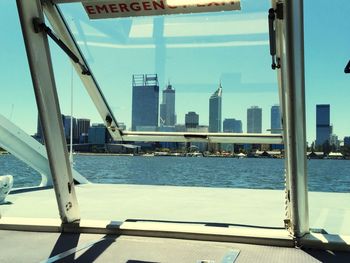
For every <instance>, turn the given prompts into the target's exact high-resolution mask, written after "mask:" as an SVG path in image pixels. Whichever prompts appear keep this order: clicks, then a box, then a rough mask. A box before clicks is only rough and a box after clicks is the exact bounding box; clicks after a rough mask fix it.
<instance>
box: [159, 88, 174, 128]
mask: <svg viewBox="0 0 350 263" xmlns="http://www.w3.org/2000/svg"><path fill="white" fill-rule="evenodd" d="M175 123H176V115H175V89H173V87H172V85H170V83H168V85H167V87H166V88H165V89H164V90H163V97H162V104H160V126H174V125H175Z"/></svg>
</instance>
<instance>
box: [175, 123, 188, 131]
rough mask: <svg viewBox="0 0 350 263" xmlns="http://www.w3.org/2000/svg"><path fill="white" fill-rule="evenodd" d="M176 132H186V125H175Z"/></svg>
mask: <svg viewBox="0 0 350 263" xmlns="http://www.w3.org/2000/svg"><path fill="white" fill-rule="evenodd" d="M175 131H176V132H185V131H186V125H185V124H175Z"/></svg>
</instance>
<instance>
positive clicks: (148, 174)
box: [0, 155, 350, 192]
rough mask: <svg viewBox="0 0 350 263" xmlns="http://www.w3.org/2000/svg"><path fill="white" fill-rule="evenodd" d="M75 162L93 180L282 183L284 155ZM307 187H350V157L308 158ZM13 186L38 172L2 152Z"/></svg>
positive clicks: (28, 182) (0, 167) (32, 181)
mask: <svg viewBox="0 0 350 263" xmlns="http://www.w3.org/2000/svg"><path fill="white" fill-rule="evenodd" d="M74 167H75V169H77V170H78V171H79V172H80V173H81V174H83V175H84V176H86V177H87V179H88V180H90V181H91V182H94V183H115V184H146V185H176V186H204V187H233V188H255V189H283V188H284V160H283V159H282V160H281V159H254V158H247V159H235V158H186V157H141V156H140V157H131V156H96V155H91V156H85V155H75V157H74ZM308 172H309V190H310V191H323V192H350V161H347V160H310V161H308ZM4 174H12V175H13V176H14V187H23V186H34V185H38V184H39V183H40V181H41V177H40V175H39V174H38V173H37V172H35V171H34V170H33V169H31V168H30V167H28V166H27V165H26V164H24V163H22V162H21V161H19V160H17V159H16V158H15V157H14V156H12V155H0V175H4Z"/></svg>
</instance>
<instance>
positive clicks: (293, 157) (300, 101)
mask: <svg viewBox="0 0 350 263" xmlns="http://www.w3.org/2000/svg"><path fill="white" fill-rule="evenodd" d="M17 2H18V8H19V11H20V17H21V24H22V28H23V34H24V38H25V43H26V48H27V53H28V58H29V63H30V67H31V73H32V78H33V83H34V87H35V92H36V97H37V102H38V107H39V110H40V114H41V115H40V117H41V120H42V122H43V128H44V135H45V140H46V143H47V149H48V156H49V161H50V167H51V172H52V176H53V179H54V187H55V190H56V196H57V201H58V206H59V210H60V214H61V218H62V221H63V222H73V221H75V220H78V219H79V213H78V207H77V202H76V197H75V192H74V185H73V183H72V176H71V170H70V166H69V163H68V155H67V150H66V147H65V143H64V140H63V132H62V127H61V126H62V124H61V121H60V115H59V107H58V101H57V94H56V93H55V84H54V78H53V72H52V65H51V60H50V54H49V49H48V44H47V39H46V36H45V35H44V34H35V33H34V32H33V29H32V23H31V19H32V18H33V17H40V18H43V15H42V12H41V4H40V2H39V0H36V1H28V0H17ZM43 2H44V10H45V14H46V16H47V18H48V19H49V21H50V23H51V25H52V26H53V28H54V31H55V32H56V34H57V35H58V36H59V37H60V38H61V39H62V40H63V41H64V42H65V43H66V44H67V45H68V46H69V48H70V49H71V50H72V51H73V52H74V53H75V54H76V55H77V56H78V57H79V59H80V60H81V61H83V63H84V64H85V66H86V67H87V68H88V65H87V64H86V62H85V60H84V57H83V55H82V53H81V52H80V50H79V48H78V46H77V44H76V43H75V41H74V38H73V36H72V34H71V33H70V31H69V29H68V27H67V25H66V23H65V21H64V18H63V17H62V15H61V14H60V11H59V9H58V7H57V6H56V5H55V4H54V3H59V2H78V1H69V0H56V1H43ZM277 2H278V3H282V4H283V13H284V17H283V19H281V20H279V21H277V22H276V32H277V40H276V42H277V56H278V57H279V58H280V60H281V61H280V63H281V68H280V69H278V79H279V87H280V102H281V106H282V113H283V128H284V132H283V138H284V144H285V148H286V157H287V158H286V175H287V182H286V183H287V191H288V194H287V198H288V200H287V201H288V207H289V211H290V214H289V216H290V218H289V219H290V224H289V226H290V230H291V233H292V234H293V235H294V236H295V237H296V238H300V237H302V236H304V235H305V234H307V233H308V232H309V223H308V195H307V173H306V139H305V138H306V136H305V133H306V131H305V95H304V93H305V84H304V48H303V45H304V43H303V41H304V39H303V0H272V5H273V6H276V3H277ZM75 68H76V70H77V73H78V74H79V76H80V78H81V79H82V81H83V83H84V85H85V87H86V89H87V90H88V92H89V94H90V96H91V98H92V99H93V101H94V103H95V105H96V107H97V109H98V111H99V113H100V115H101V117H102V118H103V119H104V120H105V123H106V125H107V127H108V128H109V131H110V132H111V134H112V135H113V138H114V139H116V140H125V141H178V142H188V141H205V142H218V143H221V142H230V143H234V142H236V143H282V142H283V140H282V139H283V138H282V137H281V136H279V135H268V136H267V135H261V134H259V135H252V134H239V135H238V134H210V133H202V134H194V133H171V134H169V133H166V134H164V133H142V132H124V133H123V132H121V131H119V129H118V126H117V122H116V120H115V118H114V117H113V115H112V112H111V111H110V108H109V106H108V104H107V102H106V100H105V98H104V97H103V94H102V92H101V90H100V89H99V87H98V85H97V82H96V80H95V78H94V77H93V75H91V76H88V75H83V74H81V68H80V66H75ZM44 84H45V87H46V89H44V88H43V85H44ZM49 104H51V105H49ZM49 116H55V118H54V119H52V118H51V119H50V118H49ZM107 116H109V117H110V118H111V120H112V121H111V122H108V121H106V117H107ZM67 184H69V185H70V186H71V189H70V191H68V188H67ZM68 204H71V205H72V207H71V208H70V209H68V210H67V209H65V208H67V205H68Z"/></svg>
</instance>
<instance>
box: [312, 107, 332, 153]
mask: <svg viewBox="0 0 350 263" xmlns="http://www.w3.org/2000/svg"><path fill="white" fill-rule="evenodd" d="M331 134H332V126H331V125H330V105H329V104H318V105H316V146H321V145H323V144H324V143H327V142H329V138H330V135H331Z"/></svg>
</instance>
